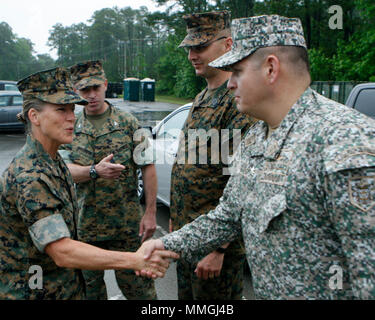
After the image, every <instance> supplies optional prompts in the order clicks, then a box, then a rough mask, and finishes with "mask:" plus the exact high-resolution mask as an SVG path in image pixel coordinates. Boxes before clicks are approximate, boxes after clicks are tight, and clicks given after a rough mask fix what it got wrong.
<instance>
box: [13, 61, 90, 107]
mask: <svg viewBox="0 0 375 320" xmlns="http://www.w3.org/2000/svg"><path fill="white" fill-rule="evenodd" d="M17 86H18V89H19V90H20V91H21V93H22V95H23V98H24V107H25V102H26V101H27V100H30V99H39V100H41V101H44V102H47V103H53V104H71V103H74V104H81V105H86V104H88V102H87V101H86V100H85V99H83V98H82V97H81V96H79V95H78V94H76V93H75V92H74V90H73V85H72V82H71V80H70V73H69V71H68V70H66V69H65V68H54V69H50V70H46V71H42V72H37V73H35V74H33V75H31V76H29V77H27V78H25V79H23V80H20V81H19V82H18V83H17ZM25 111H26V110H24V112H25Z"/></svg>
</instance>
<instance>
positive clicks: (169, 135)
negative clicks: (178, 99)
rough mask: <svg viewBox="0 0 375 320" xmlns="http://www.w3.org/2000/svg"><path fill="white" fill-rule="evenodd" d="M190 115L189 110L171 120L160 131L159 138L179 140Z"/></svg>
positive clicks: (181, 112)
mask: <svg viewBox="0 0 375 320" xmlns="http://www.w3.org/2000/svg"><path fill="white" fill-rule="evenodd" d="M188 114H189V109H185V110H182V111H180V112H179V113H177V114H175V115H174V116H173V117H171V118H169V119H168V120H167V121H166V122H165V123H164V124H163V125H162V126H161V127H160V130H159V131H158V134H157V137H158V138H163V139H177V138H178V135H179V132H180V130H181V129H182V126H183V125H184V123H185V121H186V118H187V116H188Z"/></svg>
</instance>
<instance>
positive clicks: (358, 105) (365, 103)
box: [354, 89, 375, 118]
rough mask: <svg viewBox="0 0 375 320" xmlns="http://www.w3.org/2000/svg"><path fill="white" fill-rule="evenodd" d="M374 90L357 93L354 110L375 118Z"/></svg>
mask: <svg viewBox="0 0 375 320" xmlns="http://www.w3.org/2000/svg"><path fill="white" fill-rule="evenodd" d="M374 96H375V89H363V90H361V91H360V92H359V95H358V97H357V100H356V102H355V105H354V108H355V109H356V110H358V111H359V112H362V113H364V114H366V115H368V116H369V117H372V118H375V100H374Z"/></svg>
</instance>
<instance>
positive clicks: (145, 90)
mask: <svg viewBox="0 0 375 320" xmlns="http://www.w3.org/2000/svg"><path fill="white" fill-rule="evenodd" d="M141 92H142V100H143V101H152V102H154V101H155V80H152V79H149V78H146V79H143V80H142V81H141Z"/></svg>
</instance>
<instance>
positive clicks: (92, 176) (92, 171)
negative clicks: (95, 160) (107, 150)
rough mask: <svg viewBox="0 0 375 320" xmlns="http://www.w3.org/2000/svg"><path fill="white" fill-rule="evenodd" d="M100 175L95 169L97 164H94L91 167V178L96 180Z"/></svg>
mask: <svg viewBox="0 0 375 320" xmlns="http://www.w3.org/2000/svg"><path fill="white" fill-rule="evenodd" d="M98 177H99V175H98V173H97V172H96V170H95V164H93V165H92V166H91V168H90V178H91V179H93V180H95V179H97V178H98Z"/></svg>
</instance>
